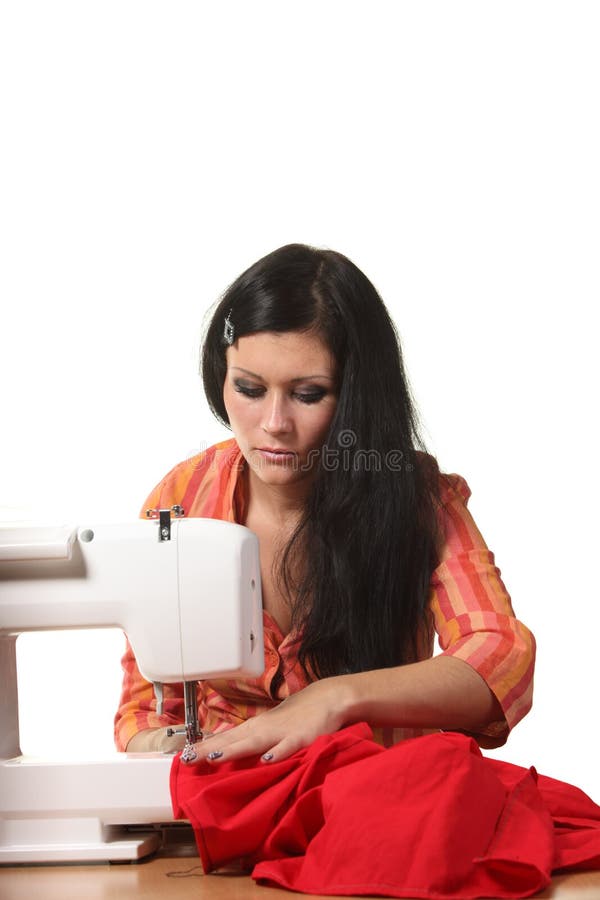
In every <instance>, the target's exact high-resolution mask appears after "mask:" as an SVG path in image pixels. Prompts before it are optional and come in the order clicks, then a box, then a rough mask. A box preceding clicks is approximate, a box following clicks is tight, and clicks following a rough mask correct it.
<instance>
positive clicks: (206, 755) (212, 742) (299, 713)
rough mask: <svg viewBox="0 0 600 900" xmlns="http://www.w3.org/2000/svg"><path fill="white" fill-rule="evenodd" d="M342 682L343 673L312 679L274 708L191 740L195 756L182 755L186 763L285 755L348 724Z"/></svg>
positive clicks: (281, 757) (277, 757)
mask: <svg viewBox="0 0 600 900" xmlns="http://www.w3.org/2000/svg"><path fill="white" fill-rule="evenodd" d="M345 683H346V682H345V678H344V676H334V677H332V678H324V679H322V680H321V681H314V682H312V683H311V684H309V685H307V686H306V687H305V688H303V689H302V690H301V691H298V693H296V694H292V695H291V696H290V697H288V698H287V699H286V700H283V701H282V702H281V703H280V704H279V705H278V706H275V707H274V708H273V709H269V710H267V711H266V712H263V713H260V715H258V716H253V717H252V718H251V719H247V721H246V722H243V723H242V724H241V725H236V726H235V728H231V729H229V731H223V732H221V733H217V734H214V735H212V736H211V737H210V738H208V739H207V740H205V741H202V742H199V743H197V744H194V748H193V752H194V753H195V754H196V755H195V757H194V756H192V754H191V753H190V752H189V751H187V752H184V754H182V759H183V761H184V762H188V763H189V762H195V763H198V762H203V761H204V760H207V761H208V762H211V763H219V762H225V761H227V760H231V759H239V758H240V757H243V756H258V755H260V757H261V759H262V761H263V762H272V761H273V762H275V761H278V760H281V759H286V758H287V757H288V756H291V755H292V754H293V753H296V751H297V750H301V749H302V748H303V747H308V745H309V744H311V743H312V742H313V741H314V740H315V739H316V738H318V737H319V735H321V734H332V733H333V732H334V731H338V729H340V728H342V727H343V726H344V725H346V724H347V722H346V721H345V708H346V707H345V703H344V698H345V695H346V691H345V689H344V685H345ZM190 749H191V748H190Z"/></svg>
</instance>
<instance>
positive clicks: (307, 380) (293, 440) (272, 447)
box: [223, 331, 337, 486]
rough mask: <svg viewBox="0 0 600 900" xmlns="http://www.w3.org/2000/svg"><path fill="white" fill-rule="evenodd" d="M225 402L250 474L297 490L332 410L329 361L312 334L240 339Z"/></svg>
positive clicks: (231, 356) (231, 352)
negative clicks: (295, 487)
mask: <svg viewBox="0 0 600 900" xmlns="http://www.w3.org/2000/svg"><path fill="white" fill-rule="evenodd" d="M223 400H224V403H225V408H226V410H227V414H228V416H229V422H230V424H231V428H232V430H233V433H234V435H235V438H236V440H237V443H238V445H239V447H240V449H241V451H242V453H243V455H244V457H245V459H246V460H247V462H248V465H249V466H250V470H251V472H252V473H253V474H254V475H255V476H257V477H258V478H259V479H260V480H261V481H262V482H264V483H266V484H273V485H281V486H283V485H287V484H295V483H297V482H300V481H302V480H304V479H307V478H310V476H311V473H312V471H314V463H315V462H316V458H317V457H318V451H320V449H321V447H322V446H323V443H324V441H325V437H326V435H327V431H328V428H329V424H330V422H331V419H332V418H333V414H334V412H335V407H336V403H337V397H336V393H335V360H334V359H333V356H332V355H331V353H330V351H329V349H328V348H327V347H326V346H325V344H323V343H322V341H321V340H320V339H319V338H318V337H316V336H315V335H308V334H303V333H300V332H295V331H292V332H284V333H282V334H279V333H278V334H276V333H274V332H266V331H263V332H258V333H257V334H252V335H247V336H246V337H241V338H239V339H238V340H237V341H236V342H235V343H234V344H233V345H232V346H231V347H228V348H227V375H226V376H225V384H224V387H223Z"/></svg>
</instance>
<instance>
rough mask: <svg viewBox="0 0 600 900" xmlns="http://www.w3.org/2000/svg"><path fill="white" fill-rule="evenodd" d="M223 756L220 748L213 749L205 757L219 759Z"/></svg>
mask: <svg viewBox="0 0 600 900" xmlns="http://www.w3.org/2000/svg"><path fill="white" fill-rule="evenodd" d="M222 756H223V751H222V750H213V752H212V753H209V754H208V756H207V757H206V758H207V759H220V758H221V757H222Z"/></svg>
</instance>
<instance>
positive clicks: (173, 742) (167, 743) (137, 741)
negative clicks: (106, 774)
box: [127, 726, 185, 753]
mask: <svg viewBox="0 0 600 900" xmlns="http://www.w3.org/2000/svg"><path fill="white" fill-rule="evenodd" d="M180 727H183V726H180ZM184 746H185V734H173V735H171V736H170V737H169V735H168V734H167V729H166V728H146V729H145V730H144V731H138V733H137V734H134V736H133V737H132V738H131V740H130V741H129V743H128V744H127V753H156V752H159V753H177V752H178V751H179V750H183V748H184Z"/></svg>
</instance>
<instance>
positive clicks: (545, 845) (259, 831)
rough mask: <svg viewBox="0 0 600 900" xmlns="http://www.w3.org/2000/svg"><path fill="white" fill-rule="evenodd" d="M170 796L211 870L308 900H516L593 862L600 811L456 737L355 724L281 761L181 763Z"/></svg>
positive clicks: (574, 791)
mask: <svg viewBox="0 0 600 900" xmlns="http://www.w3.org/2000/svg"><path fill="white" fill-rule="evenodd" d="M171 795H172V801H173V809H174V813H175V816H176V817H177V818H187V819H189V820H190V822H191V824H192V825H193V827H194V832H195V835H196V839H197V844H198V849H199V852H200V856H201V858H202V864H203V866H204V870H205V871H206V872H209V871H211V870H212V869H214V868H217V867H219V866H222V865H225V864H226V863H228V862H231V861H233V860H239V859H242V860H243V861H244V863H245V864H246V866H247V867H248V868H251V867H254V868H253V871H252V876H253V877H254V878H255V879H256V880H258V881H260V882H263V883H270V884H277V885H279V886H281V887H286V888H290V889H292V890H295V891H303V892H306V893H316V894H341V895H351V894H363V895H364V894H371V895H373V894H378V895H381V896H388V897H428V898H432V900H446V898H463V900H472V898H479V897H482V898H483V897H512V898H516V897H526V896H530V895H531V894H533V893H535V892H537V891H539V890H542V889H543V888H544V887H546V886H547V885H548V884H549V882H550V877H551V873H552V871H556V870H559V869H560V870H565V869H567V868H569V869H573V868H600V807H598V806H596V804H595V803H593V802H592V800H590V798H589V797H587V796H586V795H585V794H584V793H583V792H582V791H580V790H579V789H578V788H575V787H573V786H572V785H568V784H565V783H564V782H560V781H556V780H555V779H552V778H547V777H544V776H538V775H537V773H536V772H535V770H534V769H524V768H521V767H519V766H514V765H511V764H510V763H505V762H500V761H497V760H491V759H486V758H485V757H483V756H482V754H481V751H480V750H479V747H478V746H477V744H476V743H475V741H473V740H472V739H471V738H468V737H466V736H464V735H461V734H454V733H444V734H442V733H440V734H434V735H428V736H426V737H419V738H414V739H413V740H408V741H404V742H402V743H400V744H396V745H395V746H393V747H390V748H389V749H384V748H383V747H381V746H380V745H379V744H376V743H375V742H374V741H373V740H372V733H371V731H370V729H369V727H368V726H367V725H365V724H360V725H354V726H352V727H349V728H345V729H343V730H342V731H340V732H338V733H336V734H334V735H326V736H323V737H321V738H319V739H318V740H316V741H315V742H314V743H313V744H312V745H311V746H310V747H308V748H306V749H305V750H302V751H299V752H298V753H296V754H294V756H292V757H290V758H289V759H287V760H283V761H281V762H275V763H269V764H264V763H262V762H260V761H259V760H256V759H255V758H251V759H244V760H238V761H233V762H230V763H227V762H225V763H221V764H219V765H218V766H209V765H208V764H205V763H204V764H200V765H196V766H193V765H192V766H186V765H184V764H182V763H181V762H180V759H179V757H176V758H175V760H174V762H173V767H172V769H171Z"/></svg>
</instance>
